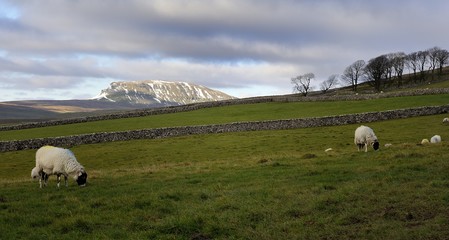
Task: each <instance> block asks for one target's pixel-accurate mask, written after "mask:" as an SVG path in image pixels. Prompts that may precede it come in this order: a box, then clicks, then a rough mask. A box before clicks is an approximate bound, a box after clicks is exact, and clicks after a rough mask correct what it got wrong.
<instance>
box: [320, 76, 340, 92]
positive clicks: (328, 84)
mask: <svg viewBox="0 0 449 240" xmlns="http://www.w3.org/2000/svg"><path fill="white" fill-rule="evenodd" d="M338 81H339V79H338V74H333V75H330V76H329V78H327V80H326V81H324V82H322V83H321V86H320V88H321V91H322V92H323V93H326V92H327V91H329V89H331V88H332V87H333V86H335V85H337V84H338Z"/></svg>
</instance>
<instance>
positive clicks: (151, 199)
mask: <svg viewBox="0 0 449 240" xmlns="http://www.w3.org/2000/svg"><path fill="white" fill-rule="evenodd" d="M443 117H444V116H442V115H436V116H426V117H417V118H409V119H402V120H393V121H383V122H375V123H370V124H369V126H371V127H373V128H374V130H375V131H376V134H377V136H378V137H379V140H380V141H381V146H383V144H385V143H392V144H393V146H392V147H391V148H384V147H381V150H380V151H377V152H374V151H372V149H371V151H369V152H368V153H364V152H357V150H356V147H355V146H354V144H353V132H354V129H355V128H356V127H357V126H356V125H348V126H337V127H322V128H309V129H296V130H283V131H260V132H243V133H227V134H214V135H197V136H187V137H177V138H170V139H157V140H139V141H129V142H114V143H105V144H96V145H83V146H78V147H75V148H73V149H72V150H73V151H74V153H75V154H76V155H77V157H78V160H79V161H80V162H81V163H82V164H83V165H84V166H85V167H86V169H87V171H88V173H89V179H88V181H89V184H88V186H87V187H85V188H79V187H77V186H75V182H74V181H73V180H70V183H69V187H68V188H65V187H63V188H61V189H59V190H58V189H56V183H55V177H52V178H51V179H50V185H49V187H47V188H45V189H39V187H38V183H37V182H31V180H30V177H29V175H30V171H31V168H32V167H33V165H34V153H35V151H19V152H8V153H0V174H1V176H2V178H0V239H17V238H24V239H48V238H61V239H73V238H75V237H76V238H88V239H111V238H114V239H119V238H126V239H323V238H326V239H382V238H383V239H446V238H447V236H449V191H448V188H449V151H448V148H449V144H448V142H447V141H445V139H448V138H449V126H447V125H443V124H442V123H441V119H442V118H443ZM434 134H440V135H441V136H442V138H443V143H441V144H432V145H430V144H429V145H419V144H417V143H419V142H420V140H421V139H422V138H430V137H431V136H432V135H434ZM329 147H331V148H333V149H334V151H332V152H329V153H325V152H324V149H326V148H329Z"/></svg>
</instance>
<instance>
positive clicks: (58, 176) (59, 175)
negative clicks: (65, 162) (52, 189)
mask: <svg viewBox="0 0 449 240" xmlns="http://www.w3.org/2000/svg"><path fill="white" fill-rule="evenodd" d="M56 176H57V178H58V188H59V184H60V183H61V174H58V175H56Z"/></svg>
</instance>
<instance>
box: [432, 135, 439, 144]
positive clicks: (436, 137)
mask: <svg viewBox="0 0 449 240" xmlns="http://www.w3.org/2000/svg"><path fill="white" fill-rule="evenodd" d="M430 142H431V143H439V142H441V136H440V135H435V136H433V137H432V138H430Z"/></svg>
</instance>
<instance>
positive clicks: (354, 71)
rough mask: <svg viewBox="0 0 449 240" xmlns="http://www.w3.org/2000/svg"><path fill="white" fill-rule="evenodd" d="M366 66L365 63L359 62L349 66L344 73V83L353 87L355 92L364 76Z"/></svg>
mask: <svg viewBox="0 0 449 240" xmlns="http://www.w3.org/2000/svg"><path fill="white" fill-rule="evenodd" d="M364 66H365V61H363V60H357V61H355V62H354V63H353V64H351V65H350V66H348V67H347V68H346V69H345V71H344V72H343V75H342V76H341V78H342V79H343V81H345V82H346V83H348V84H349V85H350V86H352V90H353V91H354V92H355V91H357V85H358V82H359V80H360V78H361V76H362V75H363V67H364Z"/></svg>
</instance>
